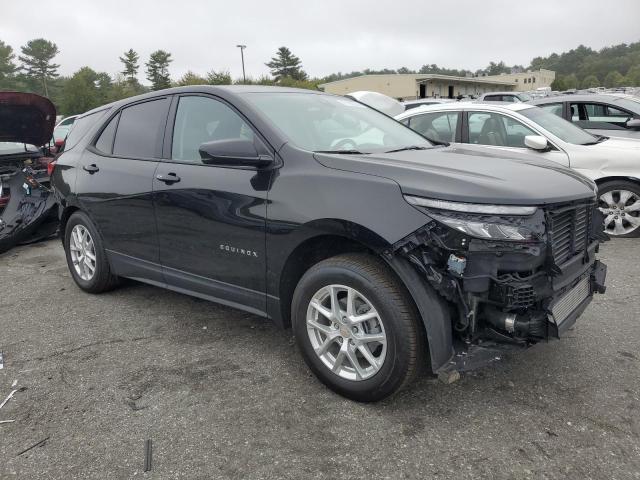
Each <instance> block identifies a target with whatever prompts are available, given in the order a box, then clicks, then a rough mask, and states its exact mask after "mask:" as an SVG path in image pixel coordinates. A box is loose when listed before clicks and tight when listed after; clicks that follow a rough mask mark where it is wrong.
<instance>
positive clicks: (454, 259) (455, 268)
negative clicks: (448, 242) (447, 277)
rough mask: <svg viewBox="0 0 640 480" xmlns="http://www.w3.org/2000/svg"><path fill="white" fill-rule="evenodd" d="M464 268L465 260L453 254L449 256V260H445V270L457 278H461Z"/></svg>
mask: <svg viewBox="0 0 640 480" xmlns="http://www.w3.org/2000/svg"><path fill="white" fill-rule="evenodd" d="M466 266H467V259H466V258H464V257H459V256H457V255H454V254H453V253H452V254H451V255H449V260H447V268H448V269H449V271H450V272H451V273H453V274H455V275H458V276H462V274H463V273H464V269H465V267H466Z"/></svg>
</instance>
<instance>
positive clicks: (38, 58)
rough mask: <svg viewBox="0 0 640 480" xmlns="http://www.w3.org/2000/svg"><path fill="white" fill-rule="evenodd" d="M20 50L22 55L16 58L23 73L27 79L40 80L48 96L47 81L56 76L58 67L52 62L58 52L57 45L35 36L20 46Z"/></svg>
mask: <svg viewBox="0 0 640 480" xmlns="http://www.w3.org/2000/svg"><path fill="white" fill-rule="evenodd" d="M21 51H22V55H20V56H19V57H18V58H19V59H20V61H21V62H22V69H23V71H24V73H25V75H26V76H27V78H29V79H33V80H37V81H38V82H41V83H42V89H43V93H44V95H45V96H47V97H48V96H49V88H48V86H47V81H49V80H52V79H54V78H56V77H57V76H58V68H59V67H60V65H57V64H55V63H53V62H52V60H53V58H54V57H55V56H56V55H57V54H58V52H59V50H58V46H57V45H56V44H55V43H53V42H50V41H48V40H45V39H44V38H36V39H35V40H29V41H28V42H27V44H26V45H25V46H23V47H21Z"/></svg>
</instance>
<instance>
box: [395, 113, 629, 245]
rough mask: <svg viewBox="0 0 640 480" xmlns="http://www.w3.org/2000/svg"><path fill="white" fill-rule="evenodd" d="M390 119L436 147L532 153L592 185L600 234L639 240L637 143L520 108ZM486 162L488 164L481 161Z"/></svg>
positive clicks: (412, 114)
mask: <svg viewBox="0 0 640 480" xmlns="http://www.w3.org/2000/svg"><path fill="white" fill-rule="evenodd" d="M395 118H396V119H397V120H399V121H400V122H402V123H404V124H406V125H408V126H409V127H410V128H412V129H413V130H415V131H417V132H418V133H421V134H422V135H424V136H425V137H427V138H429V139H432V140H435V141H437V142H450V143H459V144H471V145H477V146H480V147H481V148H486V149H488V150H507V151H513V152H526V151H529V152H536V153H537V156H538V157H539V158H544V159H547V160H553V161H555V162H558V163H560V164H562V165H565V166H569V167H571V168H573V169H574V170H577V171H578V172H580V173H582V174H583V175H585V176H587V177H589V178H590V179H592V180H594V181H595V182H596V183H597V184H598V189H599V201H600V210H601V211H602V212H603V213H604V214H605V216H606V219H605V231H606V232H607V233H609V234H610V235H614V236H619V237H638V236H640V228H639V227H640V141H638V140H632V139H625V138H608V137H605V136H598V135H592V134H590V133H588V132H586V131H584V130H582V129H581V128H580V127H577V126H575V125H574V124H572V123H570V122H568V121H566V120H564V119H563V118H560V117H558V116H557V115H554V114H553V113H550V112H548V111H545V110H543V109H541V108H538V107H535V106H532V105H530V104H526V103H510V104H509V103H503V104H496V103H476V102H464V103H455V104H442V105H431V106H425V107H419V108H414V109H411V110H408V111H405V112H403V113H401V114H399V115H396V116H395ZM487 161H491V159H490V157H487Z"/></svg>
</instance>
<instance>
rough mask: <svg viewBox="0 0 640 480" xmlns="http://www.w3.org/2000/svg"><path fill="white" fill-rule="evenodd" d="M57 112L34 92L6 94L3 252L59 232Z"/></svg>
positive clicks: (0, 169)
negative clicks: (53, 186)
mask: <svg viewBox="0 0 640 480" xmlns="http://www.w3.org/2000/svg"><path fill="white" fill-rule="evenodd" d="M55 117H56V109H55V107H54V106H53V103H51V101H50V100H48V99H47V98H44V97H41V96H40V95H35V94H33V93H23V92H0V253H2V252H5V251H7V250H8V249H10V248H11V247H13V246H14V245H16V244H19V243H29V242H32V241H36V240H39V239H41V238H46V237H48V236H51V235H52V234H53V233H55V232H56V230H57V227H58V222H57V218H56V209H55V208H54V207H55V200H54V197H53V194H52V192H51V190H50V188H49V176H50V173H51V172H50V170H51V168H52V166H53V164H52V163H51V162H52V160H53V158H52V157H51V151H50V149H49V148H47V147H46V146H45V147H40V146H42V145H46V144H47V143H48V142H49V140H50V139H51V135H52V133H53V127H54V124H55Z"/></svg>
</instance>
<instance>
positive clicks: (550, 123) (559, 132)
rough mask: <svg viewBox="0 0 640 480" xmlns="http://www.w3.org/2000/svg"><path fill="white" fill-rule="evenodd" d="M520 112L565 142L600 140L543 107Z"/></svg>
mask: <svg viewBox="0 0 640 480" xmlns="http://www.w3.org/2000/svg"><path fill="white" fill-rule="evenodd" d="M518 113H520V114H522V115H524V116H525V117H527V118H528V119H529V120H532V121H534V122H535V123H537V124H538V125H540V126H541V127H542V128H544V129H545V130H547V131H548V132H551V133H552V134H554V135H555V136H556V137H558V138H559V139H560V140H562V141H564V142H567V143H573V144H575V145H589V144H593V143H596V142H597V141H598V139H597V138H596V137H594V136H593V135H591V134H590V133H587V132H585V131H584V130H582V129H581V128H580V127H576V126H575V125H574V124H573V123H571V122H567V121H566V120H565V119H564V118H560V117H559V116H557V115H554V114H553V113H550V112H547V111H545V110H543V109H541V108H538V107H532V108H524V109H522V110H520V111H519V112H518Z"/></svg>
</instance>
